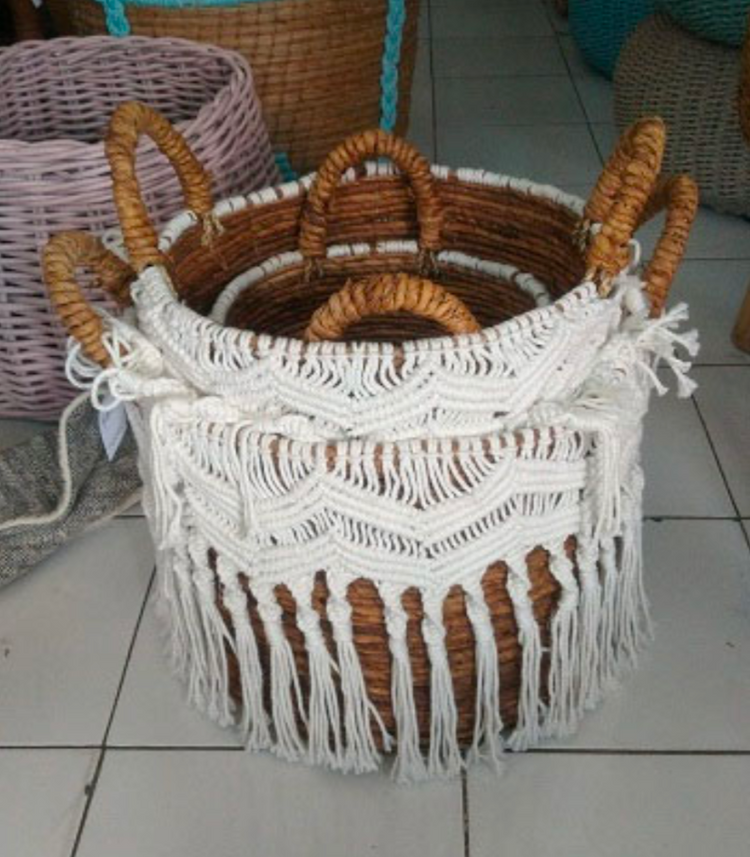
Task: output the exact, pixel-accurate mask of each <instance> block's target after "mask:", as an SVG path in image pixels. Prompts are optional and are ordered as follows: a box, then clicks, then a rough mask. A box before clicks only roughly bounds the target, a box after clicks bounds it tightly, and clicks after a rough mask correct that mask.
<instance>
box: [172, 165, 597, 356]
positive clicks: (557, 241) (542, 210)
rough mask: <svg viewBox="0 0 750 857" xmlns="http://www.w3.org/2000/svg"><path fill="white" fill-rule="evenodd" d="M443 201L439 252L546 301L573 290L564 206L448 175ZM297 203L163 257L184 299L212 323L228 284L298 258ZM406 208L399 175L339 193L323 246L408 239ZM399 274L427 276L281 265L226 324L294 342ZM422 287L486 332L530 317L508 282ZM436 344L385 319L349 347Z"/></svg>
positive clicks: (340, 262) (369, 262)
mask: <svg viewBox="0 0 750 857" xmlns="http://www.w3.org/2000/svg"><path fill="white" fill-rule="evenodd" d="M436 185H437V190H438V193H439V195H440V197H441V200H442V202H443V206H444V211H445V218H444V223H443V229H442V238H443V242H442V243H443V247H442V249H443V250H452V251H459V252H461V253H464V254H467V255H468V256H472V257H475V258H479V259H484V260H490V261H494V262H500V263H503V264H508V265H512V266H513V267H515V268H517V269H518V270H519V271H522V272H525V273H529V274H532V275H533V276H534V277H536V278H537V279H538V280H539V281H541V283H542V284H544V286H545V287H546V288H547V290H548V292H549V295H550V297H551V298H552V299H555V298H558V297H560V296H561V295H563V294H565V293H566V292H568V291H569V290H570V289H572V288H573V287H575V286H576V285H578V284H579V283H580V282H581V281H582V280H583V276H584V270H585V265H584V260H583V257H582V254H581V251H580V249H579V247H578V246H577V243H576V241H575V240H574V235H575V231H576V228H577V226H578V222H579V215H578V214H577V213H576V212H575V211H574V210H572V209H571V208H569V207H568V206H567V205H564V204H563V203H561V202H558V201H555V200H551V199H549V198H546V197H543V196H540V195H536V194H534V193H532V192H526V191H523V190H518V189H513V188H508V187H496V186H489V185H477V184H473V183H469V182H466V181H463V180H459V179H458V178H457V177H455V176H451V177H450V178H449V179H447V180H441V181H439V182H437V183H436ZM303 204H304V193H303V194H302V195H301V196H299V197H293V198H285V199H280V200H279V201H278V202H274V203H271V204H268V205H264V206H250V207H249V208H246V209H244V210H241V211H239V212H236V213H234V214H232V215H230V216H229V217H227V218H226V219H225V220H223V221H222V222H223V225H224V231H223V233H222V234H221V235H220V236H219V237H218V238H217V239H216V240H215V241H214V243H213V245H212V246H211V247H209V248H207V247H206V246H205V245H204V244H202V243H201V230H200V229H199V228H192V229H190V230H188V231H187V232H186V233H184V234H183V235H182V236H181V237H180V238H179V239H178V241H177V242H176V244H175V245H174V246H173V247H172V248H171V251H170V253H169V257H170V259H171V261H172V276H173V279H174V281H175V284H176V286H177V289H178V291H179V293H180V296H181V297H182V299H183V300H184V301H185V302H186V303H187V304H188V306H190V307H191V308H192V309H194V310H196V311H197V312H199V313H201V314H208V313H209V312H210V311H211V308H212V306H213V304H214V302H215V300H216V298H217V297H218V296H219V295H220V294H221V292H222V291H223V289H224V288H225V286H226V285H227V284H228V283H229V282H230V281H231V280H232V279H233V278H234V277H236V276H238V275H240V274H242V273H244V272H245V271H247V270H248V269H250V268H253V267H255V266H257V265H260V264H262V263H263V262H265V261H266V260H267V259H268V258H269V257H271V256H275V255H277V254H279V253H284V252H290V251H295V250H297V249H298V236H299V226H300V219H301V215H302V208H303ZM417 232H418V227H417V217H416V211H415V208H414V199H413V196H412V193H411V190H410V189H409V186H408V185H407V184H406V182H405V181H404V179H403V178H402V177H401V176H399V175H392V176H361V177H359V178H358V179H357V180H356V181H352V182H349V183H346V184H344V185H342V186H341V187H340V188H339V190H338V192H337V196H336V197H335V199H334V201H333V203H332V205H331V210H330V212H329V217H328V234H327V240H328V245H329V246H331V245H338V244H356V243H358V242H368V243H373V242H376V241H398V240H415V239H416V238H417ZM387 271H406V272H409V273H415V274H416V273H424V270H423V269H421V268H420V266H419V264H418V259H417V257H416V256H415V254H414V253H387V254H377V255H372V254H368V255H365V256H360V257H351V256H350V257H337V258H332V257H329V258H328V259H327V260H326V262H325V263H324V264H323V265H322V266H321V267H320V269H319V270H317V271H315V272H313V273H312V274H310V272H309V271H308V270H306V267H305V265H304V264H303V263H296V264H289V265H284V266H281V267H280V268H279V269H278V270H277V271H275V272H273V273H272V274H269V275H267V276H265V277H263V278H262V279H261V280H259V281H258V282H256V283H254V284H252V285H251V286H248V287H247V288H246V289H245V290H244V291H243V292H241V293H240V295H239V296H238V297H237V298H236V300H235V301H234V303H233V305H232V306H231V308H230V310H229V312H228V314H227V316H226V319H225V323H226V324H227V325H228V326H230V327H234V328H241V329H243V330H252V331H254V332H255V333H258V334H270V335H273V336H287V337H295V338H297V337H301V336H302V334H303V333H304V330H305V328H306V327H307V325H308V323H309V321H310V318H311V316H312V314H313V313H314V312H315V310H316V309H318V307H320V306H322V305H323V304H324V303H325V302H326V301H327V300H328V298H329V297H330V296H331V295H332V294H334V293H335V292H336V291H338V290H339V289H340V288H342V286H343V285H344V284H345V283H346V281H347V280H349V279H358V278H360V277H363V276H366V275H371V274H378V273H385V272H387ZM428 276H429V277H430V278H431V279H433V280H434V281H435V282H438V283H440V284H441V285H442V286H444V287H445V288H447V289H448V290H449V291H450V292H451V293H452V294H454V295H455V296H456V297H458V298H460V299H461V300H462V301H463V302H464V303H465V304H466V306H467V307H468V308H469V309H470V310H471V311H472V313H473V314H474V316H475V317H476V318H477V320H478V321H479V323H480V324H481V325H482V327H489V326H494V325H496V324H499V323H501V322H503V321H505V320H507V319H509V318H511V317H513V316H517V315H520V314H522V313H525V312H528V311H529V310H531V309H533V308H535V307H536V305H537V304H536V301H535V299H534V298H533V297H532V296H531V295H529V294H527V293H525V292H524V291H522V290H521V289H519V287H518V285H517V284H516V283H514V282H508V281H507V280H501V279H498V278H497V277H496V276H490V275H488V274H487V273H484V272H479V271H474V270H470V269H468V268H466V267H465V266H459V265H456V264H441V265H439V266H438V269H437V271H435V270H431V271H430V272H429V274H428ZM436 335H444V331H443V330H442V328H440V327H438V326H437V325H435V324H434V323H433V322H428V321H426V320H424V319H420V318H418V317H416V316H411V315H406V314H393V315H389V316H382V317H377V318H370V319H366V320H363V321H361V322H359V323H358V324H357V325H355V326H353V327H351V328H350V329H349V330H348V331H347V333H346V335H345V338H346V339H347V340H374V341H388V342H400V341H403V340H407V339H419V338H424V337H432V336H436Z"/></svg>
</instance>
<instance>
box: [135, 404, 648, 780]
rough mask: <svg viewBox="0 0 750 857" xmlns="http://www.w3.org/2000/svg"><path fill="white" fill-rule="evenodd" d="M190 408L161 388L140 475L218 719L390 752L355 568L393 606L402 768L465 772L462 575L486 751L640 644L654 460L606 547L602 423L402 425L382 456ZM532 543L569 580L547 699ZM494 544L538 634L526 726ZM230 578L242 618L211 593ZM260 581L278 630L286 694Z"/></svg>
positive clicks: (544, 725) (167, 578)
mask: <svg viewBox="0 0 750 857" xmlns="http://www.w3.org/2000/svg"><path fill="white" fill-rule="evenodd" d="M189 412H190V409H189V408H179V407H178V408H172V407H170V405H169V404H164V403H161V404H160V405H157V406H155V407H152V408H151V409H150V410H149V411H147V412H144V414H143V415H142V417H145V422H143V423H142V425H146V424H147V425H148V426H149V428H148V432H149V437H148V444H147V445H146V446H145V447H144V449H146V450H147V451H148V452H147V454H146V455H144V461H143V467H144V476H145V478H146V479H147V480H148V482H149V483H150V484H151V486H152V491H150V492H149V493H148V495H147V500H146V511H147V514H148V516H149V519H150V522H151V526H152V528H153V530H154V535H155V537H156V538H157V543H158V544H159V545H160V547H161V550H160V552H159V580H160V583H159V590H160V601H161V603H162V609H163V612H164V614H165V615H166V617H167V620H168V626H169V628H170V634H171V649H172V653H173V657H174V660H175V664H176V667H177V669H178V671H179V672H180V673H181V674H182V675H183V676H184V678H185V680H186V681H187V684H188V690H189V695H190V698H191V699H192V701H193V702H194V703H195V704H196V705H198V706H199V707H200V708H201V709H202V710H204V711H206V712H207V713H208V714H209V715H210V716H211V717H213V718H214V719H216V720H217V721H218V722H220V723H222V724H225V725H226V724H230V723H236V724H238V725H239V726H240V727H241V728H242V729H243V730H244V732H245V734H246V735H247V740H248V745H249V746H250V747H253V748H256V749H261V748H266V749H272V750H273V751H274V752H277V753H279V754H280V755H281V756H283V757H284V758H287V759H291V760H304V761H307V762H309V763H311V764H324V765H327V766H330V767H332V768H335V769H340V770H346V771H365V770H372V769H374V768H375V767H377V766H378V765H379V764H380V762H381V759H380V753H379V751H378V750H377V746H376V744H375V741H374V739H373V734H372V733H373V729H375V730H378V729H380V730H381V731H382V724H379V718H378V716H377V712H376V711H375V709H374V708H373V706H372V703H371V702H370V700H369V699H368V698H367V693H366V689H365V685H364V681H363V678H362V672H361V667H360V664H359V659H358V656H357V652H356V649H355V648H354V646H353V642H352V629H351V607H350V605H349V604H348V602H347V599H346V592H347V587H348V585H349V584H350V583H351V582H352V581H353V580H355V579H357V578H359V577H364V578H366V579H368V580H370V581H372V582H373V583H374V585H375V586H376V587H377V589H378V592H379V593H380V596H381V598H382V600H383V603H384V605H385V610H386V623H387V629H388V633H389V638H390V647H391V656H392V664H393V666H392V669H393V676H392V679H393V680H392V704H393V708H394V712H395V715H396V722H397V728H396V734H395V735H391V736H385V739H384V743H385V747H386V748H387V749H388V748H391V747H393V748H394V749H395V757H394V770H393V773H394V776H396V777H397V778H398V779H400V780H403V781H412V780H415V779H421V778H424V777H434V776H452V775H455V774H456V773H457V772H458V771H459V770H460V769H461V767H462V766H463V764H464V761H465V760H464V756H463V755H462V753H461V751H460V747H459V745H458V741H457V737H456V731H455V727H456V712H455V703H454V700H453V686H452V680H451V675H450V669H449V666H448V662H447V656H446V649H445V642H444V638H445V633H446V632H445V628H444V626H443V619H442V605H443V601H444V599H445V597H446V595H447V593H448V591H449V590H450V588H451V587H452V586H453V585H460V586H461V587H462V588H463V589H464V592H465V594H466V598H467V609H468V615H469V618H470V621H471V623H472V626H473V628H474V632H475V651H476V663H477V671H478V672H477V712H478V714H477V718H476V727H475V737H474V742H473V747H472V752H471V754H470V756H471V757H472V758H473V757H475V756H476V757H484V758H486V759H488V760H489V761H490V762H492V763H493V764H498V763H499V761H500V759H501V756H502V752H503V749H504V748H505V747H511V748H512V749H515V750H521V749H525V748H526V747H528V746H530V745H533V744H534V743H536V742H537V741H538V740H540V739H541V738H542V737H544V736H546V735H560V734H567V733H569V732H570V731H571V730H572V729H574V728H575V724H576V723H577V721H578V718H579V717H580V715H581V713H582V711H583V709H584V707H585V706H587V705H592V704H594V703H595V702H596V701H598V698H599V695H600V693H601V690H602V687H603V686H604V685H605V684H606V682H608V681H611V680H612V679H614V678H615V677H616V676H617V675H618V674H619V672H620V670H621V669H622V667H623V665H625V664H627V663H629V662H630V660H631V659H632V657H633V656H634V655H635V653H636V652H637V650H638V648H639V647H640V645H641V642H642V639H643V636H644V633H645V631H646V628H647V623H646V621H645V616H646V614H645V601H644V596H643V590H642V586H641V583H640V574H641V569H640V547H639V545H638V544H637V543H636V542H634V541H633V540H634V539H637V538H638V537H639V529H638V527H636V526H635V524H634V522H633V521H632V520H631V518H632V515H634V514H635V513H636V512H637V514H638V515H639V514H640V505H639V504H640V497H639V493H638V492H639V486H640V482H639V480H638V479H637V478H636V477H637V474H638V473H639V471H638V469H637V468H635V469H634V470H633V469H631V478H630V479H629V480H628V482H627V485H626V486H625V487H624V488H623V496H624V497H628V498H630V500H631V501H632V502H631V503H630V505H629V506H628V508H627V509H626V510H625V511H624V513H623V514H622V515H621V535H619V536H618V537H617V538H616V539H613V538H609V539H608V540H607V541H606V542H604V543H603V544H604V548H602V547H601V546H600V545H598V544H596V545H595V544H594V543H592V542H591V539H590V537H589V535H588V532H589V526H588V520H589V518H590V509H589V502H590V501H589V499H588V498H587V491H586V485H587V480H588V477H589V475H590V470H591V467H592V461H593V460H594V459H593V458H592V447H591V443H590V439H588V438H585V437H583V436H582V435H581V434H580V433H577V432H572V431H566V430H550V429H541V430H527V431H524V432H520V433H516V434H514V435H507V436H503V437H499V436H498V437H494V438H477V439H471V440H466V441H462V442H455V443H454V442H450V441H440V440H433V441H423V442H416V441H415V442H401V443H395V444H387V445H386V447H385V449H386V453H385V455H382V454H381V453H380V452H379V453H378V454H377V455H375V453H374V449H375V446H374V444H370V443H364V442H355V441H349V442H341V443H339V444H337V445H335V452H336V454H335V457H334V459H333V461H331V460H330V456H329V455H328V454H327V449H330V446H328V445H327V444H325V443H320V442H318V443H303V442H299V441H289V440H284V439H279V438H278V437H275V436H264V435H262V434H259V433H258V432H257V431H254V430H253V428H252V426H251V425H249V424H245V425H242V424H240V425H237V424H231V423H222V422H221V421H220V420H218V421H213V422H207V421H206V420H205V419H202V418H200V419H196V418H195V417H194V416H193V417H190V416H189ZM570 535H575V536H576V537H577V538H578V540H579V553H578V556H579V560H578V563H579V567H580V571H579V572H578V573H577V574H576V573H574V566H573V563H572V562H571V561H570V559H569V558H568V556H567V554H566V551H565V542H566V539H567V538H568V537H569V536H570ZM625 545H629V547H627V548H626V547H625ZM536 546H541V547H543V548H545V549H547V550H548V551H549V552H550V557H551V566H550V568H551V571H552V573H553V575H554V577H555V578H556V579H557V580H558V582H559V583H560V586H561V592H562V595H561V598H560V602H559V606H558V608H557V609H556V611H555V613H554V615H553V623H552V626H551V637H552V644H551V650H550V676H549V691H550V693H549V701H548V702H546V703H545V702H543V701H542V685H541V663H542V658H543V655H544V653H543V650H542V645H541V630H540V628H539V627H538V626H537V623H536V621H535V619H534V615H533V612H532V603H531V600H530V596H529V588H530V581H529V578H528V571H527V569H526V562H525V557H526V555H527V554H528V553H529V552H530V551H531V550H532V549H533V548H534V547H536ZM210 555H212V556H213V560H212V561H210V560H209V556H210ZM497 561H504V562H506V563H507V565H508V569H509V576H508V583H507V586H508V590H509V593H510V595H511V599H512V603H513V607H514V613H515V616H516V621H517V624H518V633H519V642H520V644H521V649H522V687H521V694H520V701H519V712H518V723H517V725H516V728H515V729H514V731H513V732H512V733H511V734H508V733H507V730H505V729H504V726H503V724H502V720H501V718H500V714H499V705H498V700H499V692H500V685H499V673H498V663H497V650H496V641H495V638H494V633H493V631H492V626H491V624H490V620H489V616H488V613H487V605H486V604H485V602H484V595H483V592H482V589H481V579H482V577H483V575H484V573H485V571H486V569H487V568H488V567H489V566H490V565H491V564H492V563H495V562H497ZM321 570H323V571H325V573H326V579H327V583H328V586H329V590H330V591H331V601H330V602H329V620H330V621H331V625H332V628H333V633H334V638H335V641H336V654H335V656H334V657H332V656H331V654H330V653H329V652H328V649H327V647H326V646H325V643H324V642H323V639H322V636H321V629H320V624H319V617H318V614H317V613H316V611H314V610H313V609H312V603H311V598H312V589H313V585H314V580H315V575H316V574H317V573H318V572H319V571H321ZM240 576H242V578H241V577H240ZM217 579H218V580H219V581H220V582H221V584H222V589H223V593H224V600H225V604H226V606H227V609H228V610H229V611H230V614H231V616H232V625H233V628H234V631H233V633H230V631H229V629H228V627H227V625H226V624H225V622H224V620H223V618H222V617H221V614H220V613H219V611H218V609H217V607H216V604H215V601H216V597H217V589H216V580H217ZM241 581H242V583H241ZM245 581H246V582H247V585H248V587H249V590H250V591H251V593H252V595H253V597H254V598H255V599H256V601H257V604H258V610H259V614H260V616H261V619H262V621H263V625H264V629H265V636H266V639H267V640H268V645H269V647H270V675H267V676H266V678H267V679H268V680H269V681H270V682H271V698H272V708H271V710H270V711H267V710H266V709H265V707H264V702H263V697H262V687H263V676H262V672H261V665H260V661H259V654H258V646H257V641H256V640H255V637H254V634H253V631H252V627H251V625H250V622H249V618H248V611H247V598H246V594H245V591H244V589H243V588H242V587H243V585H244V582H245ZM278 584H284V585H285V586H287V587H288V588H289V589H290V590H291V592H292V594H293V596H294V598H295V600H296V601H297V604H298V617H297V622H298V626H299V627H300V629H301V630H302V631H303V633H304V636H305V641H306V647H307V650H308V661H309V676H308V677H309V682H310V699H309V703H308V704H307V705H305V704H304V702H303V697H302V694H301V690H300V677H299V675H298V674H297V667H296V665H295V661H294V657H293V655H292V651H291V648H290V646H289V643H288V641H287V640H286V637H285V635H284V634H283V631H282V627H281V624H280V623H281V608H280V606H279V604H278V603H277V601H276V596H275V594H274V587H275V586H276V585H278ZM412 587H416V588H417V589H418V590H419V592H420V594H421V597H422V602H423V606H424V610H425V619H424V622H423V628H422V632H423V636H424V639H425V643H426V645H427V650H428V653H429V657H430V663H431V670H432V674H431V716H432V725H431V732H430V742H429V746H428V747H427V748H421V747H420V745H419V734H418V732H417V730H416V709H415V706H414V699H413V696H412V679H411V665H410V659H409V656H408V650H407V648H406V614H405V611H404V608H403V606H402V604H401V598H402V596H403V593H404V592H405V591H406V590H407V589H410V588H412ZM226 646H228V647H230V648H231V650H232V651H234V653H235V655H236V657H237V660H238V663H239V665H240V679H241V684H242V699H243V703H242V705H241V706H240V708H239V709H235V706H234V704H233V702H232V700H231V699H230V696H229V689H228V677H227V668H226V663H225V661H224V660H223V652H224V650H225V647H226ZM337 687H340V695H339V691H338V690H337ZM300 724H302V726H300Z"/></svg>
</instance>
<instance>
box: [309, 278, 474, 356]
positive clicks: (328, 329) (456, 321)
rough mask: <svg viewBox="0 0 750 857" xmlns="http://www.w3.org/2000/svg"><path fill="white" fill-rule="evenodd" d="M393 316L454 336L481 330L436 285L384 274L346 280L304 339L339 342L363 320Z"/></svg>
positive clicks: (316, 315) (460, 305)
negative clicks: (410, 317)
mask: <svg viewBox="0 0 750 857" xmlns="http://www.w3.org/2000/svg"><path fill="white" fill-rule="evenodd" d="M396 312H405V313H410V314H411V315H417V316H421V317H422V318H426V319H429V320H430V321H434V322H436V323H437V324H439V325H440V326H441V327H443V328H444V329H445V330H446V331H447V332H448V333H451V334H454V335H457V334H460V333H476V332H477V331H478V330H480V329H481V328H480V325H479V323H478V322H477V320H476V319H475V318H474V316H473V315H472V313H471V311H470V310H469V309H468V307H467V306H466V305H465V304H464V303H463V301H461V300H459V299H458V298H457V297H456V296H455V295H452V294H451V293H450V292H449V291H447V290H446V289H444V288H443V287H442V286H439V285H437V283H433V282H432V281H431V280H425V279H423V278H421V277H414V276H411V275H409V274H383V275H380V276H374V277H365V278H363V279H361V280H357V281H354V280H349V282H347V284H346V285H345V286H344V288H343V289H341V290H340V291H338V292H336V294H334V295H332V296H331V297H330V298H329V299H328V301H327V303H325V304H324V305H323V306H322V307H320V309H318V310H317V311H316V312H315V313H314V314H313V317H312V319H311V320H310V324H309V325H308V326H307V329H306V330H305V333H304V339H305V340H306V341H307V342H317V341H319V340H322V339H340V338H341V337H342V335H343V334H344V331H345V330H346V329H347V328H348V327H351V326H352V325H353V324H356V323H357V322H358V321H361V320H362V319H363V318H368V317H372V316H378V315H389V314H391V313H396Z"/></svg>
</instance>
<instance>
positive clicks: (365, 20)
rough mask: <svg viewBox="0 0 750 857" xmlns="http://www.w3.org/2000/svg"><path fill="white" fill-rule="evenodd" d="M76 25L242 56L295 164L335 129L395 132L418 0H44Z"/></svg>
mask: <svg viewBox="0 0 750 857" xmlns="http://www.w3.org/2000/svg"><path fill="white" fill-rule="evenodd" d="M48 2H49V3H50V5H51V9H52V12H53V15H55V16H56V17H57V20H58V23H60V24H61V25H62V26H63V27H65V26H68V27H69V28H72V30H73V32H75V34H76V35H91V34H96V33H106V32H107V31H108V25H109V32H110V33H112V34H113V35H122V34H123V32H131V33H133V34H134V35H141V36H179V37H181V38H186V39H194V40H196V41H199V42H209V43H212V44H215V45H219V46H221V47H223V48H232V49H234V50H237V51H239V52H240V53H242V54H243V55H244V56H245V57H246V58H247V60H248V61H249V62H250V67H251V68H252V70H253V77H254V80H255V85H256V88H257V91H258V95H259V97H260V100H261V103H262V105H263V113H264V117H265V120H266V125H267V127H268V131H269V134H270V136H271V142H272V144H273V147H274V150H275V151H277V152H283V153H285V154H286V155H287V156H288V158H289V161H290V162H291V165H292V167H293V169H295V170H297V171H298V172H300V173H304V172H308V171H310V170H313V169H315V168H316V167H318V166H319V164H320V162H321V161H322V159H323V158H324V157H325V155H326V154H327V153H328V152H329V151H330V150H331V149H332V148H333V146H334V145H336V143H338V142H339V141H340V140H341V139H342V138H343V137H345V136H347V135H348V134H351V133H353V132H355V131H361V130H364V129H366V128H372V127H375V126H377V125H378V123H379V122H380V123H382V126H383V127H384V128H386V129H387V130H395V131H396V132H397V133H401V134H403V133H404V132H405V131H406V128H407V125H408V119H409V102H410V93H411V83H412V77H413V71H414V60H415V55H416V47H417V24H418V16H419V0H367V2H362V0H251V2H247V0H245V2H242V0H240V1H239V2H236V0H235V2H233V0H220V2H219V3H216V2H205V0H198V2H191V3H181V2H179V0H163V2H156V0H155V2H151V0H138V2H125V3H124V4H123V3H120V2H119V0H116V2H115V3H113V4H111V5H112V6H115V7H117V6H119V7H122V9H124V13H125V16H126V17H124V18H123V17H122V15H119V16H115V15H114V14H110V16H109V17H106V16H105V11H104V8H103V6H102V5H101V2H97V0H48Z"/></svg>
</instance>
